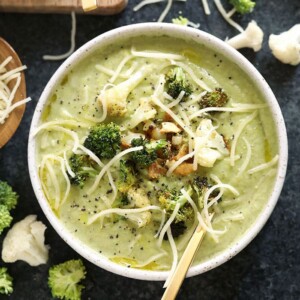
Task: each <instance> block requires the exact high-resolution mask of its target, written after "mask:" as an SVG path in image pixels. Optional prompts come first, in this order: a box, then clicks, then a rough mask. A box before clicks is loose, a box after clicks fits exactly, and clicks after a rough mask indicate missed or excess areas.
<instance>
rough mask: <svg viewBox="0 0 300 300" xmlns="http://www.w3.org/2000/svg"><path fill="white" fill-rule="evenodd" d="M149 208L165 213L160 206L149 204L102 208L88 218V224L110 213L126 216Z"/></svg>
mask: <svg viewBox="0 0 300 300" xmlns="http://www.w3.org/2000/svg"><path fill="white" fill-rule="evenodd" d="M148 210H158V211H160V212H161V213H162V214H164V211H163V210H162V209H161V208H160V207H159V206H156V205H148V206H145V207H141V208H128V209H124V208H109V209H106V210H102V211H101V212H99V213H97V214H95V215H93V216H92V217H90V218H88V221H87V225H91V224H93V223H94V222H96V221H97V220H98V219H99V218H101V217H104V216H107V215H110V214H118V215H121V216H126V215H128V214H136V213H141V212H144V211H148Z"/></svg>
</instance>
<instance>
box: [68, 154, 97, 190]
mask: <svg viewBox="0 0 300 300" xmlns="http://www.w3.org/2000/svg"><path fill="white" fill-rule="evenodd" d="M69 164H70V168H71V170H72V171H73V172H74V173H75V177H72V176H70V175H69V179H70V182H71V184H73V185H78V186H79V187H80V188H82V187H83V186H84V184H85V181H86V180H87V179H88V178H90V177H95V176H96V175H97V174H98V172H97V170H95V169H94V161H92V160H91V159H90V158H89V156H88V155H80V154H73V155H72V156H71V157H70V159H69Z"/></svg>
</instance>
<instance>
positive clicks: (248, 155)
mask: <svg viewBox="0 0 300 300" xmlns="http://www.w3.org/2000/svg"><path fill="white" fill-rule="evenodd" d="M243 141H244V143H245V145H246V149H247V154H246V157H245V159H244V161H243V164H242V165H241V167H240V169H239V172H238V174H237V177H239V176H241V175H242V173H243V172H245V170H246V169H247V166H248V164H249V162H250V159H251V154H252V150H251V145H250V143H249V142H248V140H247V139H246V138H245V137H243Z"/></svg>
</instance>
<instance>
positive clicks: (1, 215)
mask: <svg viewBox="0 0 300 300" xmlns="http://www.w3.org/2000/svg"><path fill="white" fill-rule="evenodd" d="M12 219H13V218H12V216H11V215H10V213H9V210H8V209H7V207H6V206H4V205H0V234H1V233H2V231H3V230H4V229H5V228H7V227H9V226H10V223H11V221H12Z"/></svg>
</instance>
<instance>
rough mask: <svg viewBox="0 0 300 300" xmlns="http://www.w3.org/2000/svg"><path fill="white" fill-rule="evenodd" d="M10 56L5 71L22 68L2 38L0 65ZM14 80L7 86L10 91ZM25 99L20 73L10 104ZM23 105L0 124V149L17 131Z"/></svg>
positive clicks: (13, 51)
mask: <svg viewBox="0 0 300 300" xmlns="http://www.w3.org/2000/svg"><path fill="white" fill-rule="evenodd" d="M9 56H11V57H12V60H11V61H10V62H9V63H8V64H7V66H6V68H7V70H8V71H9V70H12V69H15V68H18V67H21V66H22V63H21V60H20V58H19V56H18V54H17V53H16V52H15V50H14V49H13V48H12V47H11V46H10V45H9V44H8V43H7V42H6V41H5V40H4V39H2V38H0V63H2V62H3V61H4V60H5V59H6V58H7V57H9ZM14 84H15V80H11V81H10V82H9V84H8V87H9V88H10V89H12V88H13V86H14ZM25 98H26V83H25V76H24V73H23V72H21V82H20V86H19V87H18V89H17V91H16V94H15V97H14V99H13V102H12V103H16V102H18V101H20V100H22V99H25ZM25 106H26V105H25V104H23V105H20V106H18V107H16V108H15V109H14V110H13V111H12V112H11V113H10V114H9V117H8V118H7V119H6V120H5V122H4V124H0V148H2V147H3V146H4V145H5V144H6V143H7V142H8V141H9V140H10V138H11V137H12V136H13V134H14V133H15V131H16V130H17V128H18V126H19V124H20V122H21V120H22V117H23V114H24V111H25Z"/></svg>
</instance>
